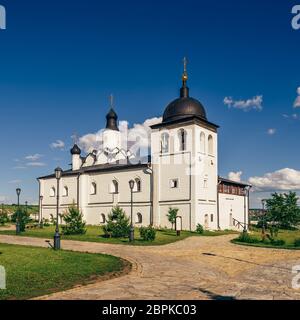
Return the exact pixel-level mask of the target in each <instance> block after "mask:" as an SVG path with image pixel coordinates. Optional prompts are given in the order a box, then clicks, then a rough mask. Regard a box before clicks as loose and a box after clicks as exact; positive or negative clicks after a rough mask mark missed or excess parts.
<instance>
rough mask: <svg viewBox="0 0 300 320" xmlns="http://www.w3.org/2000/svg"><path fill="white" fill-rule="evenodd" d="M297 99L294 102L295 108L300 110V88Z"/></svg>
mask: <svg viewBox="0 0 300 320" xmlns="http://www.w3.org/2000/svg"><path fill="white" fill-rule="evenodd" d="M297 95H298V96H297V98H296V100H295V102H294V108H300V87H298V89H297Z"/></svg>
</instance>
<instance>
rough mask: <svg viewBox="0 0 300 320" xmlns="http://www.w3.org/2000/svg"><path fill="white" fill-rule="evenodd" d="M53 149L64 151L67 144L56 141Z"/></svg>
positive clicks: (53, 143) (52, 146)
mask: <svg viewBox="0 0 300 320" xmlns="http://www.w3.org/2000/svg"><path fill="white" fill-rule="evenodd" d="M50 147H51V148H52V149H61V150H62V149H63V148H64V147H65V143H64V142H63V141H62V140H56V141H55V142H52V143H51V144H50Z"/></svg>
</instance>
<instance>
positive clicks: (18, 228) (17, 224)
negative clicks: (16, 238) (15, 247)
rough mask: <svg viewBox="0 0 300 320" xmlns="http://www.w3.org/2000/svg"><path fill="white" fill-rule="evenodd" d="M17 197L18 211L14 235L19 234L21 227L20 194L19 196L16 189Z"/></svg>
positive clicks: (18, 190)
mask: <svg viewBox="0 0 300 320" xmlns="http://www.w3.org/2000/svg"><path fill="white" fill-rule="evenodd" d="M16 193H17V197H18V209H17V210H18V211H17V219H16V220H17V221H16V234H17V235H18V234H20V233H21V226H20V194H21V189H20V188H17V189H16Z"/></svg>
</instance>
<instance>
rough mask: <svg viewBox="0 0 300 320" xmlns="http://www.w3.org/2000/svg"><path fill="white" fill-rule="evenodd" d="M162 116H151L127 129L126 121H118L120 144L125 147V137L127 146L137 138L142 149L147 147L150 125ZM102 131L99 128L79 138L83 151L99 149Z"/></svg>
mask: <svg viewBox="0 0 300 320" xmlns="http://www.w3.org/2000/svg"><path fill="white" fill-rule="evenodd" d="M161 121H162V118H151V119H147V120H145V122H144V123H142V124H134V125H133V127H132V128H129V129H128V122H127V121H120V123H119V129H120V132H121V139H122V143H121V144H122V146H123V148H126V147H127V143H126V142H127V139H128V146H129V147H130V146H131V145H133V144H135V146H136V145H137V144H136V141H137V139H138V140H139V142H138V146H139V147H140V148H143V149H147V148H148V147H149V146H150V133H151V129H150V126H152V125H154V124H157V123H160V122H161ZM102 133H103V129H102V130H99V131H98V132H96V133H89V134H86V135H84V136H82V137H81V138H79V146H80V147H81V148H82V149H83V150H84V151H85V152H91V151H93V150H99V149H101V146H102Z"/></svg>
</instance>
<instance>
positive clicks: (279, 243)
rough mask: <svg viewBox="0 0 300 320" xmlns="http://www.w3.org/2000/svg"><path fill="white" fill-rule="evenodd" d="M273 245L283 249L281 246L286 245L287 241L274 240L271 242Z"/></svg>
mask: <svg viewBox="0 0 300 320" xmlns="http://www.w3.org/2000/svg"><path fill="white" fill-rule="evenodd" d="M271 244H272V245H273V246H278V247H281V246H284V245H285V241H284V240H282V239H278V240H274V239H272V240H271Z"/></svg>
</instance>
